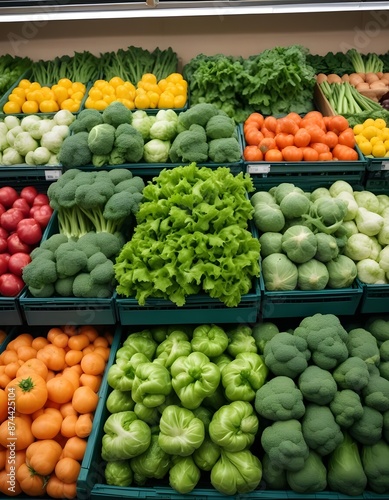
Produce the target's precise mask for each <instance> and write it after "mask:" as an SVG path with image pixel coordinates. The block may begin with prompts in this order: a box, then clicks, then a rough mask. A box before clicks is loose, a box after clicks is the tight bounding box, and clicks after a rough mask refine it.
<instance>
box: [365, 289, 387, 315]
mask: <svg viewBox="0 0 389 500" xmlns="http://www.w3.org/2000/svg"><path fill="white" fill-rule="evenodd" d="M360 286H361V287H362V291H363V293H362V298H361V303H360V312H361V313H382V314H384V313H385V314H388V312H389V285H385V284H383V285H367V284H366V283H362V282H361V283H360Z"/></svg>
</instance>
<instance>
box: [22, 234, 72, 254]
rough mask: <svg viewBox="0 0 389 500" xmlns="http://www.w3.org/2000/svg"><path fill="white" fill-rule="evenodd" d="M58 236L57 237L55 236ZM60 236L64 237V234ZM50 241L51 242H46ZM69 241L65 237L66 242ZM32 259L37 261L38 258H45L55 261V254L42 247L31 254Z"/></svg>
mask: <svg viewBox="0 0 389 500" xmlns="http://www.w3.org/2000/svg"><path fill="white" fill-rule="evenodd" d="M55 236H57V235H55ZM60 236H64V235H63V234H62V235H60ZM46 241H49V240H46ZM66 241H67V238H66V236H65V239H64V242H66ZM30 257H31V259H32V260H33V259H36V258H37V257H43V258H44V259H47V260H54V252H53V251H51V250H49V249H48V248H43V247H42V246H39V247H36V248H34V250H33V251H32V252H31V253H30Z"/></svg>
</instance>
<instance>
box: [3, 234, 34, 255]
mask: <svg viewBox="0 0 389 500" xmlns="http://www.w3.org/2000/svg"><path fill="white" fill-rule="evenodd" d="M7 243H8V252H9V253H10V254H14V253H16V252H25V253H30V252H31V246H30V245H27V243H23V242H22V241H21V240H20V238H19V235H18V233H12V234H11V236H8V239H7Z"/></svg>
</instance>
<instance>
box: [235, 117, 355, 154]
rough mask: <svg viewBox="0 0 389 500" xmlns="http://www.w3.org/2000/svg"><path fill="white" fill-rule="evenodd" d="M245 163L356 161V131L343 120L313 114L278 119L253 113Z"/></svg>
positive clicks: (248, 125)
mask: <svg viewBox="0 0 389 500" xmlns="http://www.w3.org/2000/svg"><path fill="white" fill-rule="evenodd" d="M243 132H244V138H245V143H246V147H245V149H244V152H243V157H244V159H245V160H246V161H270V162H278V161H290V162H300V161H310V162H316V161H331V160H342V161H355V160H358V153H357V151H356V149H355V137H354V131H353V129H352V128H351V127H350V126H349V123H348V121H347V119H346V118H345V117H343V116H340V115H337V116H323V115H322V113H321V112H320V111H310V112H309V113H307V114H306V115H305V116H304V117H301V116H300V115H299V114H297V113H293V112H291V113H289V114H288V115H286V116H284V117H281V118H276V117H275V116H266V117H264V116H263V115H262V114H261V113H252V114H251V115H250V116H249V117H248V118H247V120H246V121H245V122H244V124H243Z"/></svg>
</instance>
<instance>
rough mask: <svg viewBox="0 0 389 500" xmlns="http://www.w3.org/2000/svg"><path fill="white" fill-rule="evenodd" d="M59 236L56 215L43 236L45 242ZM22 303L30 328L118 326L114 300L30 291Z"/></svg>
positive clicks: (24, 295) (20, 301) (22, 298)
mask: <svg viewBox="0 0 389 500" xmlns="http://www.w3.org/2000/svg"><path fill="white" fill-rule="evenodd" d="M57 233H58V219H57V214H56V212H54V213H53V215H52V217H51V219H50V222H49V224H48V226H47V227H46V230H45V232H44V233H43V236H42V241H44V240H47V239H48V238H50V236H52V235H53V234H57ZM19 304H20V307H21V310H22V313H23V315H24V318H25V320H26V323H27V324H28V325H51V324H54V323H60V324H66V323H69V322H70V323H74V324H76V325H88V324H94V325H114V324H116V319H117V318H116V309H115V303H114V297H113V295H112V297H108V298H97V297H96V298H78V297H56V296H55V297H47V298H37V297H33V296H32V295H31V293H30V292H29V291H28V289H27V288H26V290H25V291H24V292H23V293H22V294H21V296H20V298H19Z"/></svg>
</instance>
